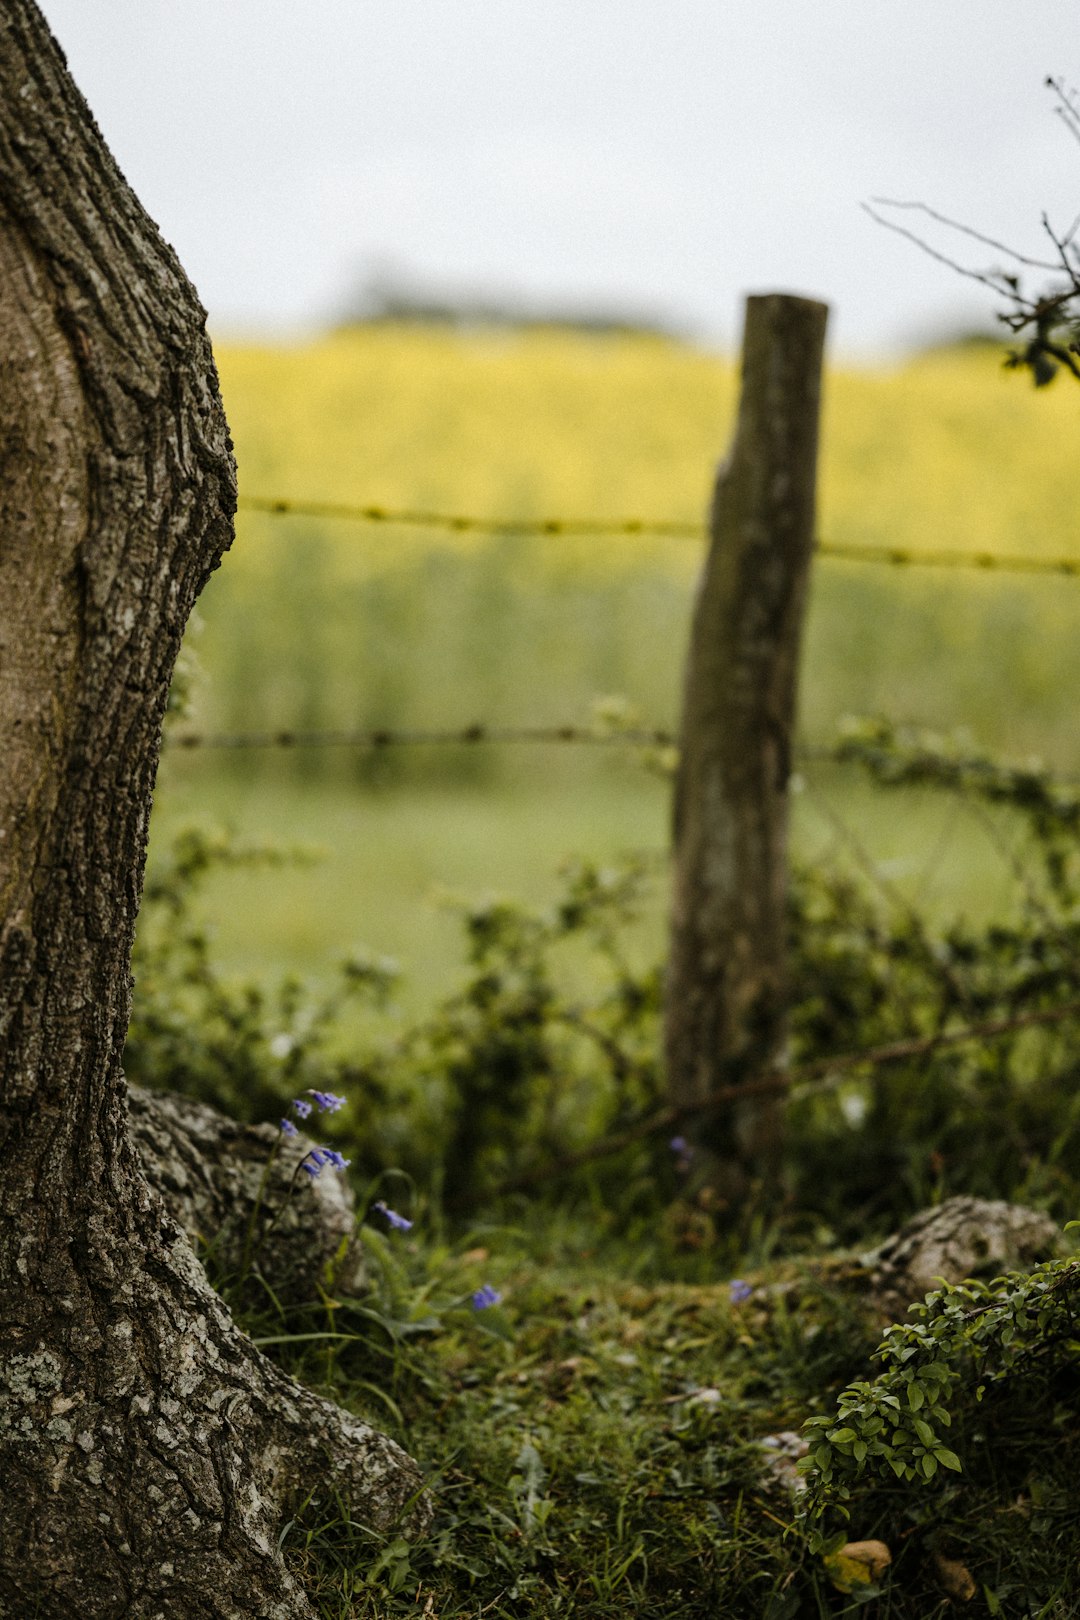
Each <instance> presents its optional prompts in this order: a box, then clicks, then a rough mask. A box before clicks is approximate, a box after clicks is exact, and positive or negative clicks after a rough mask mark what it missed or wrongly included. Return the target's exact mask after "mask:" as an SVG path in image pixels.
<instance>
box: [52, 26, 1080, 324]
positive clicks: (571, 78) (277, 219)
mask: <svg viewBox="0 0 1080 1620" xmlns="http://www.w3.org/2000/svg"><path fill="white" fill-rule="evenodd" d="M39 3H41V4H42V9H43V11H44V12H45V15H46V16H47V17H48V19H49V21H50V23H51V24H52V26H53V29H54V31H55V33H56V34H57V37H58V38H59V40H60V42H61V44H62V45H63V46H64V48H65V50H66V52H67V55H68V60H69V63H70V65H71V68H72V71H73V72H74V75H75V78H76V80H77V81H78V83H79V85H80V87H81V89H82V90H83V92H84V94H85V95H86V97H87V99H88V101H89V102H90V105H91V107H92V108H93V110H94V112H95V114H96V116H97V119H98V122H99V123H100V125H101V128H102V130H103V132H104V134H105V137H106V139H107V140H108V142H109V144H110V145H111V146H112V148H113V151H114V152H115V154H116V156H117V158H118V159H119V162H120V165H121V167H122V168H123V169H124V171H125V173H126V174H127V177H128V179H129V180H130V181H131V183H132V184H133V185H134V187H135V189H136V191H137V192H138V194H139V196H140V197H141V199H142V201H143V203H144V204H145V206H146V207H147V209H148V210H149V212H150V213H151V214H152V215H153V216H154V218H155V219H156V220H157V221H158V223H159V224H160V225H161V228H162V230H163V231H164V233H165V235H166V236H167V237H168V238H169V240H170V241H171V242H172V243H173V245H174V246H175V247H176V249H177V251H178V252H179V254H180V257H181V259H182V260H183V262H184V264H185V267H186V268H187V270H188V272H189V274H190V275H191V276H192V279H193V280H194V282H195V284H196V286H197V287H198V289H199V292H200V294H201V296H202V298H203V300H204V302H205V303H206V304H207V306H208V308H209V310H210V315H211V321H212V323H213V325H214V328H215V330H216V331H217V332H218V334H222V333H228V332H238V331H240V332H245V333H246V332H261V333H265V334H269V335H273V334H274V333H275V332H279V331H290V330H295V329H297V328H302V327H304V326H312V325H316V326H317V325H319V324H320V323H323V322H325V321H327V320H330V319H332V318H333V316H334V315H335V314H336V313H337V312H338V311H339V310H340V309H341V307H342V304H343V302H344V301H345V300H346V298H347V296H348V293H349V291H350V289H352V288H354V287H355V286H356V285H357V283H358V282H359V281H360V280H361V279H363V277H364V276H365V274H366V273H367V272H368V271H370V270H371V269H372V268H373V267H374V266H379V265H387V264H392V265H396V266H398V267H400V268H401V270H402V271H404V272H407V273H408V275H409V276H410V277H411V278H413V279H415V280H417V281H419V282H420V283H422V284H423V285H430V286H433V287H443V288H445V287H451V288H464V287H468V288H469V289H471V290H474V291H480V292H485V291H486V292H490V293H496V294H498V293H502V294H505V293H511V294H517V295H519V296H521V297H523V298H527V299H531V300H533V301H535V302H562V303H566V302H574V301H577V302H589V303H591V304H594V305H596V304H603V305H604V306H606V307H629V308H632V309H641V310H644V311H648V312H654V313H656V314H658V315H661V316H664V317H667V318H669V319H671V320H673V321H674V322H676V323H678V324H680V325H683V326H685V327H687V328H689V329H690V330H691V331H693V332H695V333H696V334H698V335H701V336H703V337H705V338H706V339H709V340H712V341H717V340H719V341H729V340H730V339H731V337H732V335H733V334H734V332H735V331H736V330H737V327H738V319H739V313H738V312H739V305H740V300H741V297H742V295H743V294H744V293H745V292H747V291H769V290H793V291H799V292H806V293H810V294H813V295H815V296H819V297H824V298H827V299H828V300H829V301H830V302H831V303H832V304H833V306H834V317H833V326H832V341H833V347H834V350H836V349H839V350H840V352H842V353H847V354H859V355H866V356H872V355H874V354H875V353H883V352H886V351H888V350H890V349H894V348H895V347H897V346H899V345H903V344H906V343H908V342H912V341H916V342H917V341H920V340H924V339H927V338H932V337H934V336H938V335H940V334H941V333H942V332H943V331H944V330H946V329H947V328H949V327H955V326H957V325H968V326H970V325H986V324H987V321H988V317H989V314H990V307H991V306H990V302H989V298H988V295H986V294H984V293H983V292H982V291H981V290H980V289H979V288H977V287H974V286H973V285H971V284H969V283H965V282H963V281H962V280H960V279H959V278H958V277H956V276H954V275H952V274H951V273H950V272H949V271H948V270H946V269H944V268H943V267H941V266H938V265H935V264H933V263H932V262H931V261H930V260H929V259H926V258H925V257H924V256H923V255H921V254H919V253H918V251H917V250H916V249H915V248H913V247H911V246H909V245H908V244H906V243H904V242H902V241H901V240H900V239H899V238H897V237H895V236H893V235H892V234H890V233H888V232H886V231H884V230H882V229H881V228H880V227H878V226H876V225H874V224H873V223H872V222H871V221H870V220H868V219H867V218H866V216H865V215H864V214H863V213H862V212H861V211H860V209H859V203H860V201H862V200H864V199H868V198H871V197H873V196H875V195H884V196H892V197H904V198H917V199H919V200H921V201H924V202H927V203H930V204H932V205H933V206H935V207H936V208H938V209H940V210H941V211H943V212H945V213H948V214H952V215H954V216H957V217H959V218H961V219H963V220H964V221H966V222H968V223H971V224H973V225H977V226H979V227H980V228H981V229H983V230H985V231H986V232H987V233H988V234H990V235H991V236H994V237H997V238H999V239H1003V240H1005V241H1006V242H1008V243H1010V244H1015V245H1016V246H1018V247H1020V248H1025V249H1027V250H1034V251H1036V252H1038V251H1040V248H1041V242H1040V228H1039V218H1040V214H1041V211H1042V210H1043V209H1047V210H1048V211H1049V212H1050V215H1051V218H1052V220H1054V221H1055V222H1056V223H1057V224H1058V225H1059V226H1060V227H1062V228H1064V227H1065V226H1067V225H1068V224H1069V223H1071V220H1072V217H1073V215H1074V214H1075V213H1076V212H1077V211H1080V147H1078V146H1077V145H1076V144H1075V143H1074V142H1070V140H1069V138H1068V136H1067V134H1066V132H1065V130H1064V129H1063V127H1062V126H1061V124H1060V122H1059V121H1058V120H1057V119H1055V118H1054V116H1053V113H1052V105H1053V102H1052V96H1051V94H1050V92H1049V91H1047V90H1045V89H1043V88H1042V81H1043V79H1044V78H1045V76H1046V75H1047V74H1048V73H1053V74H1055V75H1061V76H1064V77H1066V78H1067V79H1069V80H1071V81H1072V82H1074V83H1075V82H1076V81H1077V79H1080V26H1078V24H1080V6H1078V4H1077V0H1024V3H1023V5H1022V6H1017V5H1015V4H1014V3H1012V0H1010V3H1008V4H1006V3H1005V0H753V3H751V0H383V3H382V4H379V5H375V4H370V3H368V0H39ZM957 245H958V247H959V246H962V244H957ZM990 257H991V256H989V255H985V254H980V252H979V250H978V249H974V250H972V251H971V252H970V253H969V254H968V258H969V262H972V263H975V264H978V265H980V266H985V265H986V263H987V262H988V261H989V259H990Z"/></svg>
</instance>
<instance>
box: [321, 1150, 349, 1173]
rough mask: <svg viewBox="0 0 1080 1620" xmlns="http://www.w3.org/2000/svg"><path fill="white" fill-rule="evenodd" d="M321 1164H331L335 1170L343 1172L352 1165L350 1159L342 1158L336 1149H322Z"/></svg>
mask: <svg viewBox="0 0 1080 1620" xmlns="http://www.w3.org/2000/svg"><path fill="white" fill-rule="evenodd" d="M322 1162H323V1164H332V1165H333V1167H334V1169H335V1170H345V1169H347V1168H348V1166H349V1165H350V1164H352V1160H351V1159H343V1158H342V1156H341V1154H340V1153H339V1152H338V1150H337V1148H323V1150H322Z"/></svg>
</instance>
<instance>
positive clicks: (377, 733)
mask: <svg viewBox="0 0 1080 1620" xmlns="http://www.w3.org/2000/svg"><path fill="white" fill-rule="evenodd" d="M675 741H676V738H675V734H674V733H673V732H670V731H665V730H663V729H662V728H660V727H632V728H630V727H628V728H627V729H625V730H611V731H600V730H597V729H595V728H593V727H590V726H562V725H556V726H491V725H468V726H459V727H457V728H454V729H449V730H440V729H437V728H434V727H427V728H420V729H418V730H391V729H389V728H388V727H385V726H377V727H373V728H370V729H367V730H359V731H345V730H340V731H288V730H280V731H241V732H233V733H231V734H229V733H218V732H190V731H189V732H181V733H180V734H179V735H177V736H171V737H166V739H165V746H166V747H167V748H170V749H174V748H179V749H195V748H373V749H379V748H398V747H406V748H408V747H440V746H445V745H454V744H458V745H469V744H475V743H498V744H507V743H509V744H514V743H581V744H590V743H595V744H599V745H601V746H605V745H606V746H609V747H610V746H612V745H614V744H617V743H622V744H625V745H628V746H630V747H642V748H669V747H673V746H674V745H675Z"/></svg>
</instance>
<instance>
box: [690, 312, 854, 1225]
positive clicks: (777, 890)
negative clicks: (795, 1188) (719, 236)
mask: <svg viewBox="0 0 1080 1620" xmlns="http://www.w3.org/2000/svg"><path fill="white" fill-rule="evenodd" d="M827 315H828V309H827V306H826V305H824V304H820V303H816V302H813V301H811V300H809V299H805V298H794V297H790V296H787V295H783V294H771V295H768V296H764V297H755V298H750V299H748V301H747V307H746V328H745V334H744V339H743V374H742V394H741V399H740V404H739V418H738V425H737V428H736V433H735V439H734V444H733V446H732V450H731V453H730V456H729V457H728V460H727V462H726V463H725V464H724V465H723V466H722V467H721V469H720V472H719V475H718V478H717V483H716V490H715V495H714V499H713V506H712V514H711V522H710V529H711V543H710V547H709V553H708V557H707V559H706V562H705V567H704V571H703V574H702V578H701V584H700V587H699V591H698V598H697V603H696V607H695V612H694V621H693V627H692V631H691V641H690V651H689V656H688V660H687V669H686V680H685V687H684V698H683V715H682V728H681V737H680V756H679V769H678V776H677V779H676V787H675V816H674V855H675V872H674V892H673V900H672V919H671V936H670V956H669V963H668V976H667V986H666V996H665V1049H666V1063H667V1084H668V1093H669V1096H670V1099H671V1102H672V1103H673V1105H674V1106H675V1107H683V1106H685V1105H687V1104H693V1103H700V1102H704V1101H706V1100H707V1099H708V1097H709V1096H710V1095H711V1094H712V1093H713V1092H714V1091H716V1090H718V1089H719V1088H721V1087H727V1086H731V1085H733V1084H738V1083H739V1081H740V1080H742V1079H749V1078H750V1077H751V1076H752V1075H754V1074H756V1073H759V1072H761V1071H763V1070H765V1069H768V1068H774V1067H776V1066H777V1065H778V1063H779V1062H780V1060H781V1056H782V1047H783V1041H784V1010H785V990H786V986H785V965H784V957H785V950H784V935H785V907H786V896H787V812H788V778H789V774H790V766H791V746H792V733H793V729H794V715H795V695H796V678H797V673H798V657H799V645H800V632H801V626H802V616H803V605H804V601H805V596H806V586H807V578H808V574H809V565H810V556H811V552H812V549H813V541H814V489H815V477H816V462H817V436H818V414H819V402H820V391H821V360H822V350H823V347H824V340H825V323H826V319H827ZM780 1118H781V1115H780V1104H779V1102H778V1101H776V1100H771V1099H770V1100H765V1099H758V1100H756V1101H754V1102H749V1101H747V1102H744V1103H739V1104H734V1105H732V1106H731V1107H730V1108H728V1109H725V1110H723V1111H720V1110H716V1111H715V1112H710V1113H709V1114H706V1115H704V1116H702V1120H701V1122H700V1124H698V1125H696V1126H695V1127H694V1129H693V1131H692V1133H690V1134H691V1138H692V1142H693V1145H694V1148H695V1157H696V1163H697V1167H698V1172H699V1175H700V1176H701V1178H702V1179H703V1180H708V1181H709V1182H710V1183H711V1184H712V1186H713V1187H714V1189H715V1190H716V1191H717V1192H719V1193H720V1194H721V1195H722V1196H723V1197H726V1198H728V1199H729V1200H730V1199H734V1198H736V1197H738V1196H739V1195H740V1193H741V1192H742V1191H743V1190H744V1188H745V1186H746V1183H747V1178H748V1175H749V1174H753V1173H757V1172H759V1171H762V1170H765V1171H767V1170H768V1168H769V1166H770V1164H771V1163H772V1162H773V1161H774V1160H775V1157H776V1153H777V1151H778V1148H779V1141H780Z"/></svg>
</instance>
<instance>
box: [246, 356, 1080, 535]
mask: <svg viewBox="0 0 1080 1620" xmlns="http://www.w3.org/2000/svg"><path fill="white" fill-rule="evenodd" d="M218 360H219V365H220V370H221V378H222V385H223V389H224V394H225V399H226V403H227V406H228V411H229V419H230V422H231V425H232V429H233V434H234V437H235V439H236V444H237V452H238V457H239V464H240V474H241V489H242V491H243V492H244V493H246V494H251V495H286V496H292V497H305V496H306V497H312V498H317V499H324V500H337V501H360V502H366V503H372V504H377V505H384V506H388V507H391V506H410V505H412V506H416V505H428V506H432V507H440V508H445V509H449V510H460V511H465V512H475V513H479V514H482V515H486V516H500V515H506V516H510V517H522V516H537V515H548V514H552V515H570V516H590V517H602V518H614V517H622V516H635V517H644V518H675V519H680V520H694V519H696V518H698V517H699V516H700V514H701V512H702V509H703V506H704V503H705V500H706V496H707V491H708V486H709V482H710V478H711V474H712V469H713V467H714V465H715V462H716V459H717V457H718V455H719V454H720V453H721V452H722V450H723V447H724V444H725V442H726V439H727V437H728V433H729V430H730V426H731V421H732V415H733V410H734V405H735V397H736V389H737V375H736V368H735V365H734V364H733V363H732V362H731V361H730V360H728V359H724V358H722V357H720V356H716V355H712V354H706V353H701V352H699V351H697V350H694V349H692V348H689V347H686V346H684V345H682V344H679V343H675V342H669V341H665V340H663V339H659V338H653V337H648V336H632V335H628V336H615V337H608V336H603V337H594V336H588V335H584V334H579V333H573V332H560V331H551V332H544V331H540V332H520V333H516V332H510V333H506V334H494V335H491V334H469V333H457V332H454V331H451V330H441V329H437V328H435V329H431V328H422V327H408V326H403V327H394V326H372V327H360V328H356V329H353V330H350V331H346V332H342V333H339V334H337V335H334V336H329V337H324V338H321V339H319V340H318V341H315V342H312V343H309V344H304V345H299V346H296V347H291V348H275V349H266V348H254V347H233V346H229V345H222V346H221V347H220V348H219V350H218ZM1078 428H1080V391H1077V390H1076V389H1075V388H1073V387H1072V386H1071V384H1070V383H1069V382H1068V381H1065V382H1064V383H1059V384H1058V385H1057V386H1055V387H1054V388H1052V389H1049V390H1046V391H1044V392H1043V393H1041V394H1040V393H1036V392H1035V391H1034V390H1033V389H1032V388H1031V386H1030V384H1029V383H1028V381H1027V379H1026V376H1018V375H1016V374H1012V373H1008V372H1006V371H1005V370H1004V369H1003V368H1002V365H1001V360H1000V355H999V353H998V352H997V351H996V350H993V349H990V348H968V349H960V350H948V351H942V352H937V353H931V354H927V355H923V356H920V357H916V358H913V359H911V360H909V361H908V362H906V363H905V364H903V365H900V366H897V367H894V368H891V369H882V370H877V371H870V370H865V369H854V368H851V367H837V368H833V369H831V370H830V372H829V376H828V381H827V387H826V400H825V418H824V433H823V440H822V489H821V530H822V534H823V535H824V536H825V537H827V538H830V539H836V540H853V539H858V540H864V541H868V542H870V543H880V544H883V545H893V544H905V545H913V546H915V545H921V544H932V543H935V542H943V543H947V544H950V545H955V546H959V547H963V548H967V549H974V550H982V549H998V548H1001V549H1013V550H1028V551H1038V552H1054V551H1057V550H1059V549H1061V548H1062V547H1067V546H1068V544H1069V543H1070V541H1071V539H1072V535H1073V532H1074V530H1075V527H1076V513H1077V510H1078V502H1080V458H1078V457H1077V455H1076V435H1077V430H1078ZM254 526H255V520H254V519H252V518H251V517H247V518H245V519H244V530H243V531H242V538H243V533H244V531H246V530H248V529H251V528H253V527H254ZM1078 543H1080V542H1078ZM243 549H244V551H245V553H246V555H245V557H244V564H245V565H247V564H249V563H251V562H254V558H253V556H252V554H251V553H252V551H253V549H254V548H250V549H249V548H248V547H244V548H243ZM592 549H595V543H593V547H592ZM605 550H606V551H607V552H608V555H606V556H605V565H606V566H610V564H611V562H612V561H613V560H615V559H614V558H613V557H612V556H611V555H610V553H611V552H612V551H616V552H617V550H618V548H617V547H616V546H614V544H613V543H606V544H605ZM635 555H640V552H636V553H635V551H634V550H633V549H629V548H624V559H625V560H627V561H629V562H630V563H631V564H632V562H633V560H634V557H635Z"/></svg>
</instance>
